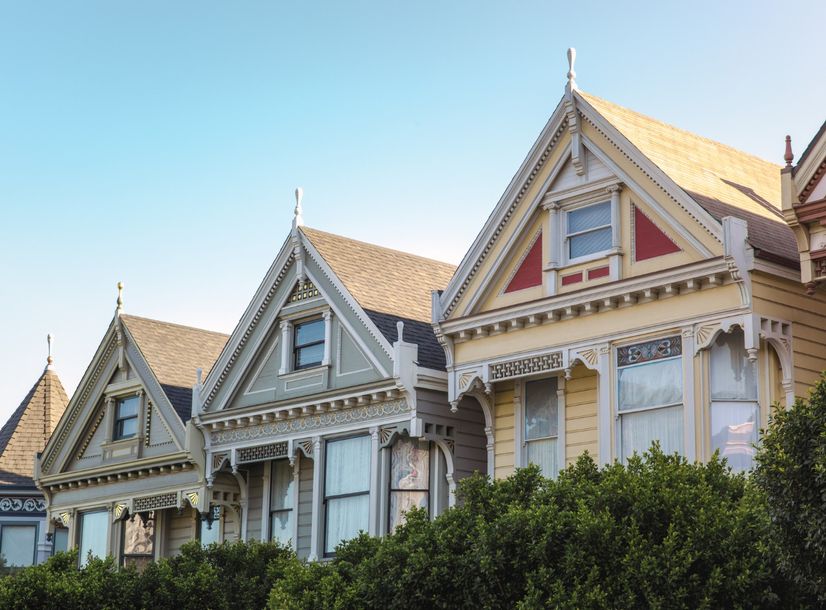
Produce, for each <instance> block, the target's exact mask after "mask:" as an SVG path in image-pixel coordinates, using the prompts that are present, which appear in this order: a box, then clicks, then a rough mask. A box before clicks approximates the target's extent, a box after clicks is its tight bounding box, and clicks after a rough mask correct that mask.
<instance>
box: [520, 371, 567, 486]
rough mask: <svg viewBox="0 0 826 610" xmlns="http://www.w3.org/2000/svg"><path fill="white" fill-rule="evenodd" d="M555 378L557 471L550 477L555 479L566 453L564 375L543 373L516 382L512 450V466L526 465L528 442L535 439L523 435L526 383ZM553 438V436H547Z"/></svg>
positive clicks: (521, 466) (526, 394)
mask: <svg viewBox="0 0 826 610" xmlns="http://www.w3.org/2000/svg"><path fill="white" fill-rule="evenodd" d="M553 378H556V400H557V436H556V439H557V442H556V449H557V464H558V465H559V466H558V471H557V472H555V473H552V474H551V475H550V478H552V479H555V478H556V477H557V476H558V475H559V471H561V470H563V469H564V468H565V464H566V461H565V460H566V454H565V446H566V443H567V440H566V439H567V436H566V433H565V377H564V376H563V375H545V376H542V377H530V378H525V379H522V380H519V381H517V382H516V387H517V392H516V393H515V395H514V411H515V412H514V415H515V419H516V422H515V423H516V425H515V426H514V432H515V433H514V442H515V444H516V451H515V452H514V462H515V464H514V466H516V467H517V468H525V467H526V466H528V443H529V442H531V441H536V440H543V439H531V441H528V440H527V439H526V438H525V437H526V435H525V410H526V401H527V396H528V391H527V384H528V383H530V382H532V381H542V380H544V379H553ZM547 438H553V437H547ZM546 476H547V475H546Z"/></svg>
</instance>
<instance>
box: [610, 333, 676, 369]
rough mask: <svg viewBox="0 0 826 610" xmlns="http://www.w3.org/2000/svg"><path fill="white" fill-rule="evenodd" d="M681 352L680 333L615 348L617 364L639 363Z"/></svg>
mask: <svg viewBox="0 0 826 610" xmlns="http://www.w3.org/2000/svg"><path fill="white" fill-rule="evenodd" d="M682 353H683V341H682V338H681V337H680V335H675V336H673V337H666V338H665V339H657V340H655V341H647V342H645V343H637V344H635V345H626V346H624V347H620V348H618V349H617V366H628V365H630V364H640V363H642V362H651V361H653V360H662V359H663V358H672V357H674V356H679V355H681V354H682Z"/></svg>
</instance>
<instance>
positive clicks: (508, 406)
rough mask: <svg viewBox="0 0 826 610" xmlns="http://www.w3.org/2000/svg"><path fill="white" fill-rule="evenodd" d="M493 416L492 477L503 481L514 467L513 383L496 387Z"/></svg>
mask: <svg viewBox="0 0 826 610" xmlns="http://www.w3.org/2000/svg"><path fill="white" fill-rule="evenodd" d="M494 415H495V424H494V428H495V429H494V443H495V444H494V456H495V462H494V466H495V469H494V476H495V477H496V478H497V479H503V478H505V477H507V476H509V475H511V474H512V473H513V465H514V455H513V450H514V435H513V434H514V430H513V426H514V417H513V382H510V383H500V384H497V385H496V392H495V413H494Z"/></svg>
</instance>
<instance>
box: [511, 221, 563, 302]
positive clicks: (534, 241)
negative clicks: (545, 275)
mask: <svg viewBox="0 0 826 610" xmlns="http://www.w3.org/2000/svg"><path fill="white" fill-rule="evenodd" d="M549 239H550V237H549ZM528 244H529V245H528V247H527V249H526V250H525V251H524V252H523V253H522V256H520V257H519V260H518V261H517V263H516V265H514V267H513V269H512V270H511V272H510V273H509V274H508V277H507V278H506V279H505V283H504V285H503V286H502V290H501V291H500V292H499V294H500V295H504V294H510V293H513V292H518V291H520V290H526V289H528V288H536V287H537V286H541V285H542V267H543V261H542V229H541V228H540V229H539V230H537V231H536V232H535V233H534V235H533V236H532V237H531V239H530V241H529V242H528ZM537 246H539V282H538V283H536V284H532V285H530V286H522V287H520V288H514V289H513V290H509V288H510V285H511V284H512V283H513V281H514V279H515V278H516V276H517V275H518V274H519V272H520V271H521V270H522V265H524V264H525V261H526V260H527V259H528V257H529V256H530V255H531V254H532V253H533V251H534V248H536V247H537Z"/></svg>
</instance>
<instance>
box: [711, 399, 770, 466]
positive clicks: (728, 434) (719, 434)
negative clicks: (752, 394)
mask: <svg viewBox="0 0 826 610" xmlns="http://www.w3.org/2000/svg"><path fill="white" fill-rule="evenodd" d="M759 427H760V404H759V403H758V402H757V401H756V400H713V401H712V402H711V451H712V453H713V452H714V451H716V450H718V449H719V450H720V458H726V460H727V461H728V465H729V466H731V468H732V469H733V470H734V471H735V472H745V471H748V470H751V469H752V467H753V466H754V456H755V454H756V453H757V449H756V446H757V443H758V440H759V439H758V429H759Z"/></svg>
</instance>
